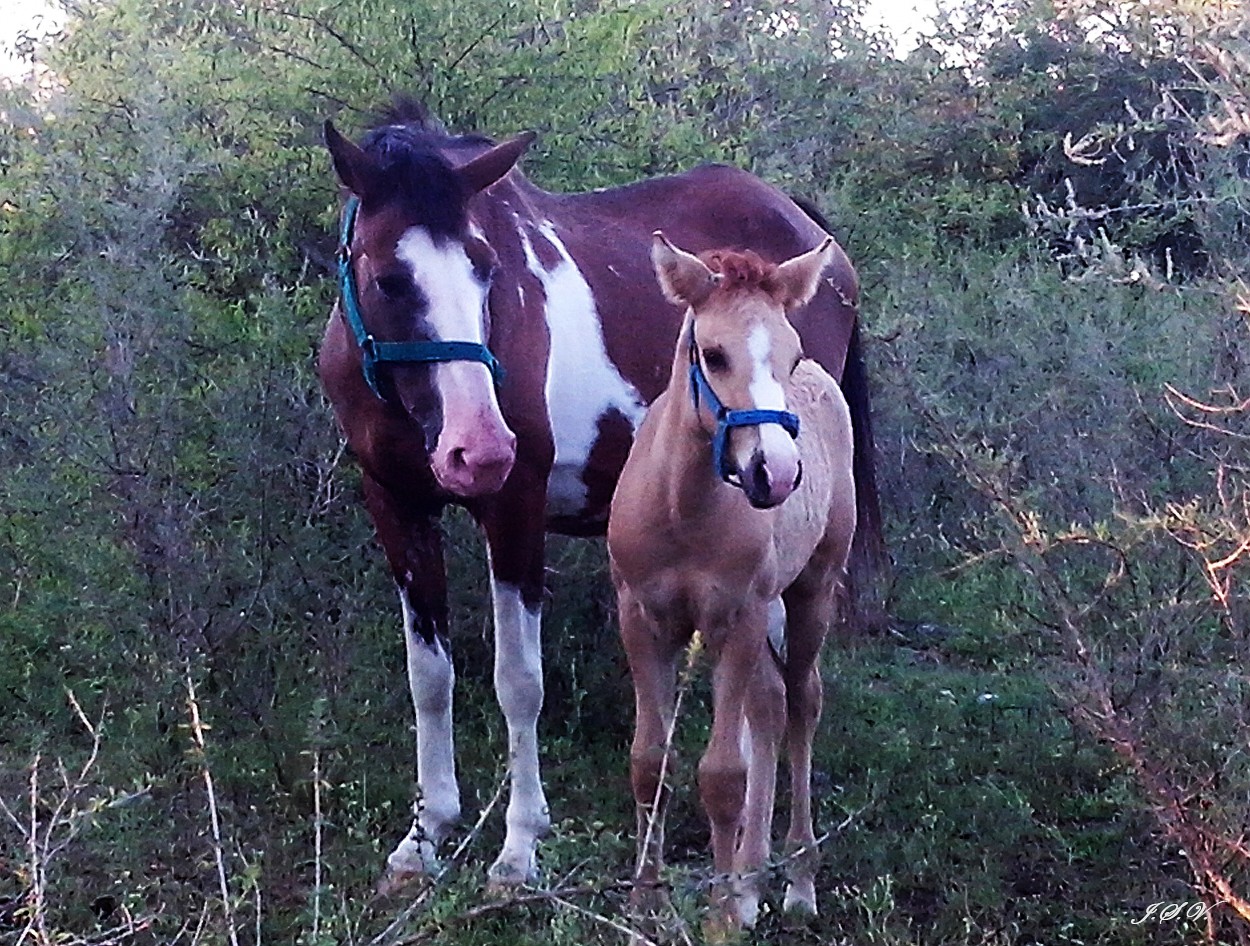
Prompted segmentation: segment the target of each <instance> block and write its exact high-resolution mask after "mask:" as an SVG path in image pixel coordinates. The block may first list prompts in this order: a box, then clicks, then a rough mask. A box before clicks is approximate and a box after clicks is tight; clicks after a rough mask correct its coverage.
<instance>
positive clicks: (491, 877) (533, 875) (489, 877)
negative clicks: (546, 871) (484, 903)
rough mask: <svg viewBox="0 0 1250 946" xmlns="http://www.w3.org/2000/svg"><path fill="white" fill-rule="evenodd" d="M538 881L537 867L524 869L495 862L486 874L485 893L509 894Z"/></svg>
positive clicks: (515, 865)
mask: <svg viewBox="0 0 1250 946" xmlns="http://www.w3.org/2000/svg"><path fill="white" fill-rule="evenodd" d="M537 880H538V868H537V866H536V865H535V866H530V867H528V868H527V867H524V866H519V865H517V864H505V863H501V862H498V861H496V862H495V863H494V864H493V865H491V869H490V870H489V871H487V872H486V891H487V893H491V894H509V893H512V892H513V891H514V890H516V889H517V888H518V887H525V886H528V885H530V884H533V883H535V882H536V881H537Z"/></svg>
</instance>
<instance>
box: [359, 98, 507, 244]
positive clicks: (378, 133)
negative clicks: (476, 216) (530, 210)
mask: <svg viewBox="0 0 1250 946" xmlns="http://www.w3.org/2000/svg"><path fill="white" fill-rule="evenodd" d="M493 143H494V142H493V141H491V139H490V138H487V137H486V136H484V135H477V134H469V135H452V134H449V133H448V131H447V129H446V127H445V126H444V125H443V123H442V122H441V121H439V120H438V118H437V117H436V116H435V115H434V113H433V112H431V111H430V109H429V107H428V106H427V105H426V104H425V103H424V102H422V101H421V100H420V99H416V98H413V97H411V96H407V95H397V96H396V97H395V98H394V99H392V100H391V102H390V104H389V105H387V106H385V107H384V108H382V109H380V110H379V111H378V113H377V117H376V119H375V121H374V123H373V127H372V128H371V129H370V130H369V131H368V132H367V133H366V134H365V136H364V137H363V138H362V139H361V141H360V146H361V148H362V149H363V150H364V151H365V152H366V153H367V154H369V155H370V156H371V157H373V158H374V159H376V160H377V162H378V165H379V167H380V168H381V170H382V173H383V175H384V177H385V180H386V182H387V186H386V187H385V188H384V193H385V194H386V195H387V196H388V199H396V198H397V199H400V200H404V201H406V202H407V203H409V204H410V205H412V206H413V207H414V209H415V210H416V212H417V214H418V216H419V217H420V218H421V219H422V220H423V221H424V222H425V224H426V225H427V226H428V227H429V228H430V230H431V231H432V232H436V233H442V234H451V233H455V232H456V231H457V230H458V229H459V228H460V226H461V224H462V223H463V222H464V204H465V200H466V199H467V196H468V195H467V194H465V193H464V192H463V188H462V185H461V184H460V181H459V179H458V178H456V176H455V174H454V173H453V172H452V165H451V164H450V163H449V162H448V160H447V159H446V158H445V157H444V156H443V155H442V154H441V152H442V151H444V150H447V149H457V148H477V147H481V146H482V145H491V144H493Z"/></svg>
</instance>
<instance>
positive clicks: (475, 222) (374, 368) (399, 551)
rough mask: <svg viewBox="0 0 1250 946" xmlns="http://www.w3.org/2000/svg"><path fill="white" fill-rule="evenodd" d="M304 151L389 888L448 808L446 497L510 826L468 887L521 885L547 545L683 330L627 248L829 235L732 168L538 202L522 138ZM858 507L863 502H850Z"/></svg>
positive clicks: (617, 449)
mask: <svg viewBox="0 0 1250 946" xmlns="http://www.w3.org/2000/svg"><path fill="white" fill-rule="evenodd" d="M325 136H326V144H327V146H328V148H329V151H330V155H331V157H332V159H333V164H334V169H335V172H336V174H337V176H338V178H339V181H340V182H341V183H342V185H343V186H344V188H345V190H346V192H347V202H346V205H345V209H344V214H343V227H342V236H341V247H340V251H339V281H340V287H341V294H340V299H339V302H338V304H337V305H336V306H335V308H334V311H333V312H332V313H331V315H330V320H329V324H328V325H327V327H326V331H325V337H324V339H323V342H322V346H321V354H320V374H321V379H322V383H323V386H324V388H325V391H326V394H327V396H328V398H329V400H330V403H331V404H332V406H333V409H334V413H335V417H336V419H337V421H338V424H339V426H340V428H341V429H342V431H343V434H344V436H345V437H346V439H347V442H348V444H349V445H350V447H351V449H352V452H353V453H354V454H355V456H356V457H357V459H358V461H359V463H360V466H361V468H362V472H363V488H364V499H365V504H366V506H367V508H368V511H369V513H370V516H371V518H372V520H373V523H374V526H375V528H376V530H377V536H378V539H379V541H380V543H381V545H382V547H383V550H384V551H385V554H386V557H387V560H388V562H389V564H390V567H391V572H392V574H393V576H394V579H395V582H396V584H397V585H398V589H399V598H400V606H401V608H402V612H403V624H404V641H405V644H406V648H407V664H408V677H409V682H410V685H411V689H412V700H413V704H414V706H415V709H416V719H417V735H416V755H417V788H418V791H417V800H416V802H415V804H414V820H413V823H412V827H411V829H410V830H409V831H408V833H407V835H406V836H405V837H404V838H403V840H401V841H400V842H399V845H398V846H397V847H396V848H395V850H394V851H393V852H392V853H391V854H390V856H389V857H388V859H387V866H388V871H387V878H386V881H387V883H388V884H395V883H399V882H401V881H403V880H404V879H406V878H408V877H409V876H411V875H416V874H421V873H424V872H429V871H431V870H432V869H433V868H434V866H435V865H436V863H437V860H436V854H437V851H438V847H439V844H440V842H441V841H442V840H443V839H444V838H445V837H446V835H447V833H448V831H449V829H450V827H451V826H452V825H453V823H454V822H455V821H456V820H457V818H458V817H459V814H460V797H459V788H458V784H457V779H456V767H455V753H454V743H453V735H452V717H451V704H452V686H453V683H454V678H455V671H454V669H453V665H452V659H451V654H450V645H449V638H448V607H447V577H446V571H445V568H444V563H443V548H442V536H441V532H440V525H439V521H440V514H441V512H442V510H443V508H444V507H445V506H446V505H447V504H449V503H455V504H458V505H461V506H463V507H465V508H466V509H467V510H468V511H469V513H470V514H471V515H472V516H473V518H474V519H475V520H476V521H477V522H478V523H479V524H480V526H481V528H482V529H483V531H484V532H485V537H486V543H487V547H488V556H489V564H490V573H491V596H492V599H493V605H494V621H495V669H494V677H495V686H496V690H497V694H498V697H499V702H500V705H501V708H502V710H503V714H504V717H505V720H506V723H507V729H508V743H509V744H508V758H509V778H510V785H509V789H510V792H509V802H508V809H507V814H506V826H507V830H506V834H505V839H504V844H503V850H502V851H501V852H500V854H499V856H498V858H497V859H496V860H495V862H494V863H493V865H492V866H491V868H490V872H489V875H490V878H491V880H492V882H494V883H503V884H507V883H523V882H527V881H530V880H532V879H533V878H534V877H535V876H536V846H537V843H538V840H539V838H540V837H541V836H542V835H543V834H544V833H545V832H546V830H547V829H548V827H549V824H550V820H549V814H548V808H547V801H546V798H545V796H544V794H543V788H542V784H541V781H540V778H539V761H538V743H537V733H536V727H537V720H538V714H539V710H540V708H541V706H542V699H543V680H542V662H541V654H540V648H539V627H540V617H541V609H542V599H543V549H544V542H545V533H546V532H547V531H548V530H551V531H558V532H562V533H565V534H570V535H596V534H602V533H603V531H604V529H605V527H606V524H607V516H608V506H609V503H610V502H611V498H612V493H613V490H614V488H615V486H616V480H617V477H618V475H619V473H620V469H621V466H622V464H623V463H624V462H625V457H626V454H627V453H628V451H629V446H630V443H631V442H632V439H633V434H634V430H635V428H636V426H637V425H638V423H639V421H640V420H641V418H642V416H643V413H644V410H645V406H646V405H647V404H649V403H650V402H651V401H652V400H653V399H654V398H655V397H656V396H657V395H658V394H659V393H660V391H661V390H663V388H664V386H665V385H666V384H667V382H668V372H669V355H670V353H671V351H672V345H673V343H674V341H675V340H676V338H677V333H678V330H679V328H680V327H681V319H682V313H681V311H680V310H679V309H678V308H677V307H675V306H673V305H672V304H671V303H669V302H668V301H667V300H666V299H665V298H664V297H663V296H662V295H661V293H660V291H659V289H658V287H657V286H656V285H655V280H654V278H653V276H652V272H651V265H650V260H649V258H648V254H647V240H648V235H649V234H650V233H651V232H652V231H653V230H655V229H656V228H657V227H664V228H665V229H666V230H667V231H668V232H669V233H671V234H672V235H673V236H674V237H675V238H676V239H678V240H680V241H682V243H683V244H684V245H685V246H688V247H692V248H694V249H706V248H710V247H713V246H726V245H729V246H742V247H746V246H750V247H753V248H754V249H755V250H757V251H758V252H759V253H761V254H762V255H764V256H765V257H767V258H770V259H774V260H779V259H785V258H787V257H789V256H791V255H793V254H794V253H796V252H798V251H799V250H800V249H802V248H803V247H805V246H811V245H812V244H813V243H815V242H817V241H819V240H820V239H822V238H824V237H825V235H826V234H825V232H824V230H823V229H822V228H821V227H820V226H819V225H817V223H816V222H814V220H813V218H812V217H811V216H809V215H808V213H805V212H804V211H803V210H801V209H800V208H799V207H798V206H797V205H796V204H795V203H794V202H792V201H791V200H789V199H788V198H787V197H786V196H785V195H784V194H782V193H781V192H780V191H778V190H776V189H775V188H773V187H771V186H769V185H767V184H765V183H764V182H763V181H760V180H759V179H757V178H755V177H753V176H751V175H750V174H747V173H746V172H744V171H740V170H735V169H733V168H729V167H722V166H707V167H700V168H698V169H696V170H692V171H689V172H687V173H684V174H679V175H676V176H673V177H664V178H656V179H652V180H646V181H642V182H640V183H637V184H633V185H630V186H627V187H620V188H613V189H608V190H600V191H595V192H592V193H586V194H552V193H548V192H546V191H543V190H540V189H539V188H538V187H536V186H534V185H533V184H531V183H530V182H529V181H527V180H526V179H525V177H524V176H523V175H522V174H521V172H520V171H519V169H518V168H517V167H516V164H517V162H518V160H519V159H520V157H521V155H522V153H523V152H524V151H525V150H526V148H527V147H528V145H529V144H530V142H531V140H532V138H533V136H532V135H530V134H524V135H520V136H518V137H515V138H512V139H510V140H507V141H504V142H503V143H500V144H496V143H495V142H493V141H491V140H490V139H488V138H485V137H482V136H478V135H467V136H452V135H449V134H448V133H447V132H446V131H445V130H444V128H443V127H442V126H441V125H440V123H439V122H438V121H437V120H436V119H435V118H434V117H433V116H432V115H431V114H430V113H429V112H428V111H427V110H426V109H425V107H424V106H422V105H420V104H419V103H415V102H411V101H407V102H401V103H399V104H397V105H396V106H394V107H393V108H392V110H391V112H390V113H388V114H387V115H386V116H385V117H384V119H383V120H382V121H381V122H380V123H379V124H378V125H376V126H375V127H374V128H372V129H371V130H370V131H369V132H368V133H367V134H366V135H365V136H364V137H363V139H362V140H361V142H360V143H359V144H356V143H354V142H353V141H351V140H349V139H348V138H346V137H344V136H343V135H342V134H340V133H339V132H338V131H336V130H335V128H334V126H333V125H332V124H330V123H329V122H327V123H326V129H325ZM831 252H832V260H831V263H830V267H829V273H830V278H828V279H826V280H825V281H824V282H822V284H821V285H820V287H819V289H818V291H817V293H816V295H815V297H814V299H813V300H812V302H811V304H810V305H808V306H807V307H806V308H804V309H802V310H796V311H795V312H794V313H793V318H794V322H795V325H796V327H797V328H798V331H799V334H800V335H801V336H802V338H803V344H804V347H805V350H806V351H807V353H808V354H809V355H811V356H812V357H813V358H815V359H816V360H817V361H819V362H820V363H821V364H823V365H824V366H825V367H826V368H827V369H829V371H830V372H831V373H832V374H833V375H835V376H839V377H842V378H843V381H844V384H845V385H846V389H847V391H848V397H849V399H850V402H851V405H852V414H853V416H854V419H855V422H856V425H857V426H856V432H857V436H859V437H861V438H862V439H863V440H864V443H865V444H869V443H870V437H871V435H870V428H869V426H868V420H869V418H868V401H867V391H866V385H865V381H864V372H863V366H862V362H861V360H860V353H859V348H858V333H857V329H856V312H855V299H856V294H857V291H858V286H857V282H856V277H855V272H854V270H853V269H852V268H851V264H850V262H849V261H848V260H847V258H846V256H845V255H844V254H843V253H842V252H841V250H838V249H836V248H835V249H834V250H832V251H831ZM844 366H845V374H843V369H844ZM857 456H858V457H860V458H861V459H865V460H866V459H867V458H870V457H871V449H870V447H867V446H866V447H864V448H862V449H861V450H860V451H859V452H857ZM869 473H870V470H869ZM862 482H863V483H865V484H871V482H872V480H871V476H870V475H867V476H866V477H865V478H863V479H862ZM861 500H862V501H863V504H864V508H865V509H872V510H875V509H876V497H875V494H874V493H873V492H872V491H871V490H866V491H862V492H861Z"/></svg>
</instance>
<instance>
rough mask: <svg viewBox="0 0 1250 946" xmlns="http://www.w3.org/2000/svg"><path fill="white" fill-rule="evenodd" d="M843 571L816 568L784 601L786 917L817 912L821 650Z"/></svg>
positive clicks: (785, 595)
mask: <svg viewBox="0 0 1250 946" xmlns="http://www.w3.org/2000/svg"><path fill="white" fill-rule="evenodd" d="M841 571H842V570H841V569H834V568H827V567H820V566H818V565H816V564H813V565H811V566H809V567H808V570H807V571H805V572H804V573H803V575H801V576H800V577H799V579H798V581H796V582H795V583H794V584H793V585H791V586H790V587H789V588H788V589H786V591H785V593H784V595H783V598H784V600H785V604H786V612H787V636H786V662H785V669H784V671H783V676H784V678H785V684H786V751H787V755H788V756H789V760H790V829H789V831H788V832H787V834H786V852H787V855H788V867H787V871H786V874H787V879H788V883H787V885H786V894H785V901H784V904H783V908H784V909H785V911H786V912H788V913H804V914H810V915H815V913H816V866H817V864H818V862H819V855H818V853H817V851H816V834H815V831H814V829H813V827H812V740H813V738H814V737H815V734H816V724H817V722H818V721H819V720H820V711H821V705H822V702H823V700H824V685H823V683H822V681H821V678H820V649H821V646H822V645H823V643H824V640H825V635H826V634H827V633H828V631H829V624H830V621H831V619H832V613H833V608H834V599H835V595H836V593H837V590H838V585H839V582H838V580H837V579H838V576H840V574H841Z"/></svg>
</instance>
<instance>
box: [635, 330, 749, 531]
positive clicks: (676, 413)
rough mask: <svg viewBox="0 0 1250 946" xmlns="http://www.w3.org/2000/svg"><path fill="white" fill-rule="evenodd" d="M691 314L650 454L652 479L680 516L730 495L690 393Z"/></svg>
mask: <svg viewBox="0 0 1250 946" xmlns="http://www.w3.org/2000/svg"><path fill="white" fill-rule="evenodd" d="M691 331H693V321H692V318H691V315H690V314H689V313H687V315H686V321H685V323H684V325H683V326H682V330H681V334H680V336H679V337H678V340H677V351H676V353H675V355H674V357H673V368H672V372H671V373H670V374H669V380H668V387H667V388H666V389H665V391H664V394H663V396H662V399H661V400H660V402H659V409H660V416H659V417H658V418H657V421H658V423H657V425H656V431H655V438H654V440H653V442H652V444H651V453H650V455H651V457H652V459H653V463H654V465H655V466H656V467H658V469H657V470H656V471H655V473H654V478H653V480H652V481H653V482H655V483H663V484H664V489H665V493H666V498H667V503H666V506H667V508H668V510H669V512H670V515H673V516H676V517H680V518H682V519H686V518H689V517H690V516H696V515H700V514H704V513H707V512H710V511H713V510H717V509H719V508H721V507H722V506H723V504H724V503H725V501H726V499H728V498H730V497H731V496H732V492H733V487H731V486H729V485H728V484H727V483H725V482H723V481H722V480H721V478H720V474H719V473H718V472H717V470H716V468H715V464H714V463H713V458H712V435H711V433H710V432H709V431H708V429H707V428H706V427H705V426H704V423H703V421H702V420H701V419H700V416H699V415H700V412H699V409H698V408H697V407H695V404H694V400H693V398H692V397H691V394H690V359H689V351H690V332H691Z"/></svg>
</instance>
